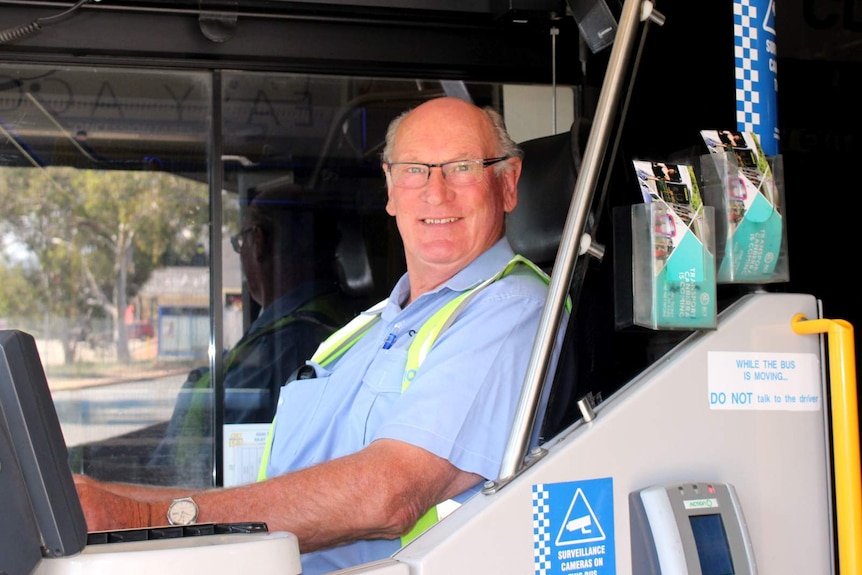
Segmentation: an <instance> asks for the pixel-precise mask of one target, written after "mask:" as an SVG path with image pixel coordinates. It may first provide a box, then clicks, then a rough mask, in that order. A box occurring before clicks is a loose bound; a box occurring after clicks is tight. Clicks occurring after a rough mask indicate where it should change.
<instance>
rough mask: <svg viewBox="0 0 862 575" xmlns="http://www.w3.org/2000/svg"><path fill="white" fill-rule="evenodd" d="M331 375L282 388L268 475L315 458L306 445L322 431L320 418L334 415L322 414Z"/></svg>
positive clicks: (271, 475) (328, 418) (310, 443)
mask: <svg viewBox="0 0 862 575" xmlns="http://www.w3.org/2000/svg"><path fill="white" fill-rule="evenodd" d="M329 379H330V375H329V374H328V373H327V374H326V375H325V376H324V377H314V378H310V379H298V380H295V381H291V382H288V383H287V384H286V385H284V386H283V387H282V388H281V392H280V395H279V398H278V406H277V407H276V410H275V422H274V427H273V429H272V434H273V440H272V450H271V452H270V460H269V470H268V473H267V475H268V476H269V477H273V476H274V475H277V474H280V473H284V472H285V471H288V470H292V469H296V467H297V465H298V462H299V461H301V460H305V463H311V462H310V461H308V460H307V458H309V457H313V455H312V454H311V452H310V451H309V450H308V448H307V447H304V446H313V445H315V441H314V437H315V435H316V434H317V433H318V432H319V431H320V429H319V427H320V425H321V421H324V420H325V421H327V422H331V421H332V419H331V417H325V414H323V413H321V411H322V410H323V409H325V408H324V406H323V404H324V400H325V398H326V394H327V388H328V387H329Z"/></svg>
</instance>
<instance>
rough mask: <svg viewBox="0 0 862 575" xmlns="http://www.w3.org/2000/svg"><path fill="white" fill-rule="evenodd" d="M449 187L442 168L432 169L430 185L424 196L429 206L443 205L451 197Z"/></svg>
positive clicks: (426, 187) (429, 176)
mask: <svg viewBox="0 0 862 575" xmlns="http://www.w3.org/2000/svg"><path fill="white" fill-rule="evenodd" d="M450 194H451V192H450V190H449V186H447V185H446V178H445V177H444V176H443V170H441V169H440V168H437V167H435V168H431V172H430V173H429V175H428V184H427V185H426V186H425V192H424V194H423V196H424V199H425V201H426V202H428V203H429V204H434V205H437V204H442V203H443V202H446V201H447V200H448V199H449V197H450Z"/></svg>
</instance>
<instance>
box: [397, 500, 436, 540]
mask: <svg viewBox="0 0 862 575" xmlns="http://www.w3.org/2000/svg"><path fill="white" fill-rule="evenodd" d="M438 520H439V518H438V517H437V507H432V508H431V509H429V510H428V512H427V513H425V515H423V516H422V517H420V518H419V521H417V522H416V525H414V526H413V529H411V530H410V531H408V532H407V533H405V534H404V535H402V536H401V546H402V547H404V546H405V545H407V544H408V543H410V542H411V541H413V540H414V539H416V538H417V537H419V536H420V535H422V533H423V532H424V531H425V530H426V529H428V528H429V527H431V526H432V525H434V524H435V523H437V521H438Z"/></svg>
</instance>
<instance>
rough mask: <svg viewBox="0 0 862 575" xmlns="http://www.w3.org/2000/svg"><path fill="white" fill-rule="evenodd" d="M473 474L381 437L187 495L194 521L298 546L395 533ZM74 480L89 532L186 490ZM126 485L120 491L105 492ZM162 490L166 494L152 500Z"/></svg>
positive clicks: (153, 510) (136, 520)
mask: <svg viewBox="0 0 862 575" xmlns="http://www.w3.org/2000/svg"><path fill="white" fill-rule="evenodd" d="M481 480H482V478H481V477H479V476H478V475H475V474H472V473H465V472H463V471H460V470H459V469H457V468H456V467H454V466H453V465H452V464H451V463H449V462H448V461H447V460H445V459H442V458H440V457H437V456H436V455H433V454H431V453H429V452H428V451H425V450H424V449H421V448H419V447H415V446H413V445H410V444H407V443H404V442H400V441H396V440H391V439H381V440H378V441H375V442H373V443H372V444H371V445H369V446H368V447H366V448H365V449H363V450H362V451H359V452H357V453H355V454H352V455H348V456H346V457H342V458H339V459H335V460H332V461H328V462H326V463H322V464H320V465H315V466H313V467H309V468H307V469H303V470H301V471H297V472H294V473H289V474H286V475H282V476H279V477H275V478H273V479H270V480H267V481H264V482H260V483H254V484H250V485H244V486H240V487H235V488H231V489H214V490H210V491H205V492H199V493H196V494H193V496H194V499H195V501H196V502H197V504H198V507H199V508H200V514H199V515H198V522H203V523H238V522H249V521H263V522H265V523H266V524H267V526H268V528H269V530H270V531H290V532H291V533H293V534H294V535H296V536H297V538H298V539H299V544H300V550H301V551H302V552H303V553H305V552H309V551H315V550H317V549H323V548H328V547H333V546H336V545H340V544H344V543H349V542H351V541H355V540H359V539H381V538H382V539H394V538H396V537H399V536H400V535H403V534H404V533H406V532H407V531H409V530H410V529H411V528H412V527H413V525H414V524H415V523H416V521H417V520H418V519H419V518H420V517H421V516H422V515H423V514H424V513H425V512H426V511H427V510H428V509H429V508H431V507H433V506H434V505H436V504H437V503H439V502H441V501H445V500H446V499H449V498H451V497H453V496H455V495H457V494H458V493H461V492H463V491H464V490H465V489H468V488H470V487H472V486H473V485H476V484H477V483H478V482H479V481H481ZM77 484H78V491H79V494H80V498H81V504H82V506H83V507H84V513H85V516H86V518H87V525H88V528H89V529H90V530H91V531H96V530H105V529H118V528H126V527H142V526H145V524H146V523H147V522H149V523H150V524H151V525H161V524H165V523H167V521H166V519H165V515H166V513H167V509H168V505H169V504H170V500H171V499H172V498H174V497H178V496H181V495H188V493H187V492H186V493H180V492H177V491H175V490H170V491H166V490H163V489H158V488H153V489H145V488H141V487H140V486H135V490H134V491H133V490H132V489H131V487H129V486H126V487H125V488H117V487H116V486H115V485H114V484H101V483H97V482H93V481H87V480H83V481H78V482H77ZM126 488H127V489H128V490H127V491H125V492H124V493H116V492H114V491H112V489H116V490H119V491H122V490H123V489H126ZM166 493H170V495H169V496H168V497H167V498H165V499H157V497H158V496H160V495H164V494H166ZM124 495H134V496H135V498H134V499H133V498H127V497H125V496H124Z"/></svg>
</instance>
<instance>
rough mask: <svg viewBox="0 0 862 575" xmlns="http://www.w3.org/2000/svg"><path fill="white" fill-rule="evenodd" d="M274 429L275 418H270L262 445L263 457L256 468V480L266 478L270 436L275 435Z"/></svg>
mask: <svg viewBox="0 0 862 575" xmlns="http://www.w3.org/2000/svg"><path fill="white" fill-rule="evenodd" d="M274 430H275V418H273V419H272V423H270V424H269V432H267V434H266V443H265V444H264V446H263V457H262V458H261V460H260V467H258V469H257V480H258V481H265V480H266V468H267V466H268V465H269V455H270V453H272V438H273V436H274V435H275V434H274V433H273V431H274Z"/></svg>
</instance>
